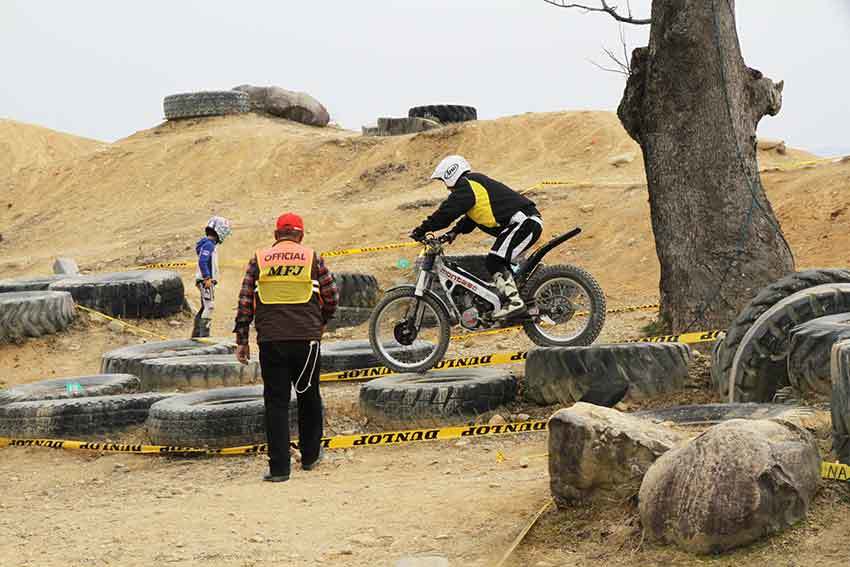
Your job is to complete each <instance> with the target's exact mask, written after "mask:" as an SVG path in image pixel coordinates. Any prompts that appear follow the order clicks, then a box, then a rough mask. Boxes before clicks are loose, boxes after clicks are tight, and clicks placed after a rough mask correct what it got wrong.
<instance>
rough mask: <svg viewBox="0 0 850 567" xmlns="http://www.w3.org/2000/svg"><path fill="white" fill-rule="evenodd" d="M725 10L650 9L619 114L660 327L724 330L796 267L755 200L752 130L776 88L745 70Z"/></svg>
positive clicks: (778, 98)
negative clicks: (643, 221) (632, 145)
mask: <svg viewBox="0 0 850 567" xmlns="http://www.w3.org/2000/svg"><path fill="white" fill-rule="evenodd" d="M734 8H735V5H734V0H653V3H652V18H651V20H652V23H651V30H650V39H649V47H643V48H638V49H635V50H634V52H633V54H632V61H631V72H632V74H631V76H630V77H629V80H628V83H627V86H626V90H625V93H624V94H623V99H622V101H621V103H620V107H619V109H618V111H617V113H618V115H619V117H620V120H621V121H622V123H623V125H624V126H625V128H626V130H627V131H628V132H629V135H631V136H632V138H634V139H635V140H636V141H637V142H638V143H639V144H640V146H641V148H642V149H643V156H644V163H645V168H646V177H647V181H648V184H649V201H650V209H651V214H652V229H653V232H654V233H655V242H656V249H657V254H658V259H659V260H660V262H661V283H660V289H661V322H662V323H663V324H664V325H665V326H667V327H669V328H670V329H671V330H676V331H682V330H685V329H688V328H690V329H692V330H697V329H716V328H723V327H725V326H726V325H727V324H728V323H729V322H730V321H731V320H732V319H733V318H734V317H735V315H736V314H737V312H738V311H739V309H740V308H741V307H742V306H743V305H744V304H745V303H746V302H747V301H748V300H750V299H751V298H752V297H753V296H754V295H755V293H756V292H757V290H758V289H759V288H761V287H762V286H764V285H767V284H768V283H770V282H772V281H774V280H776V279H778V278H780V277H782V276H783V275H785V274H787V273H788V272H791V271H793V270H794V258H793V255H792V253H791V250H790V248H789V246H788V244H787V242H786V241H785V238H784V236H783V235H782V231H781V228H780V227H779V223H778V221H777V220H776V217H775V215H774V213H773V209H772V208H771V206H770V203H769V202H768V200H767V197H766V196H765V194H764V189H763V188H762V185H761V178H760V177H759V172H758V163H757V161H756V126H757V125H758V123H759V120H761V118H762V117H763V116H764V115H766V114H770V115H775V114H776V113H778V112H779V109H780V107H781V105H782V86H783V84H782V83H781V82H780V83H778V84H777V83H774V82H773V81H771V80H770V79H768V78H765V77H762V75H761V73H759V72H758V71H756V70H754V69H750V68H748V67H747V66H746V65H745V64H744V60H743V58H742V56H741V49H740V45H739V44H738V35H737V31H736V29H735V15H734Z"/></svg>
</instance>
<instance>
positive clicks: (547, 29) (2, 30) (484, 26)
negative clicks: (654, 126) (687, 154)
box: [0, 0, 850, 155]
mask: <svg viewBox="0 0 850 567" xmlns="http://www.w3.org/2000/svg"><path fill="white" fill-rule="evenodd" d="M587 1H588V2H591V3H595V2H596V0H587ZM623 3H624V2H623ZM649 4H650V1H649V0H632V5H633V8H634V9H635V11H636V12H639V13H641V14H642V15H646V14H648V13H649ZM738 28H739V29H738V32H739V35H740V39H741V44H742V47H743V52H744V58H745V60H746V61H747V63H748V64H749V65H750V66H751V67H755V68H757V69H760V70H761V71H762V72H764V73H765V75H767V76H769V77H771V78H773V79H774V80H778V79H785V81H786V86H785V97H784V106H783V109H782V113H781V114H780V115H779V116H778V117H776V118H766V119H765V120H764V121H762V124H761V127H760V129H759V134H760V135H761V136H764V137H781V138H784V139H785V140H786V141H787V142H788V143H789V144H790V145H793V146H796V147H802V148H805V149H808V150H811V151H815V152H816V153H820V154H824V155H832V154H837V153H850V113H848V112H847V109H848V108H849V107H850V105H848V103H847V96H848V95H847V93H848V92H850V75H848V73H847V72H846V68H847V62H848V61H850V33H848V32H850V2H848V1H847V0H809V1H807V2H778V1H776V0H739V1H738ZM647 33H648V27H647V26H641V27H636V26H626V34H627V40H628V43H629V46H630V47H636V46H638V45H644V44H645V43H646V41H647V39H646V38H647ZM603 45H607V46H610V47H615V48H616V47H618V38H617V24H616V23H615V22H614V21H613V20H611V19H610V18H609V17H607V16H604V15H601V14H582V13H581V12H578V11H568V10H563V9H559V8H554V7H551V6H549V5H547V4H545V3H544V2H543V1H542V0H427V1H418V2H413V1H411V0H361V1H358V2H352V1H349V2H343V1H335V0H324V1H316V0H314V1H310V2H305V1H302V2H293V1H291V0H290V1H284V0H278V1H267V2H260V1H256V2H251V1H248V0H243V1H236V0H231V1H230V2H223V1H220V0H191V1H188V0H182V1H181V0H170V1H165V0H147V1H144V2H141V1H137V2H134V3H132V4H131V3H129V2H119V1H115V0H111V1H86V2H83V1H74V2H69V1H66V0H54V1H47V0H0V53H2V54H3V55H2V58H0V61H2V83H3V85H4V86H3V88H2V91H0V116H2V117H7V118H13V119H15V120H20V121H24V122H31V123H35V124H40V125H42V126H47V127H49V128H54V129H57V130H62V131H66V132H72V133H74V134H79V135H83V136H88V137H92V138H97V139H102V140H108V141H112V140H115V139H117V138H121V137H124V136H127V135H130V134H132V133H133V132H135V131H137V130H142V129H145V128H149V127H151V126H154V125H155V124H157V123H158V122H160V121H161V120H162V98H163V97H164V96H165V95H168V94H172V93H177V92H186V91H196V90H207V89H229V88H232V87H233V86H236V85H238V84H242V83H252V84H259V85H267V84H274V85H279V86H282V87H285V88H288V89H293V90H303V91H306V92H309V93H311V94H313V95H314V96H316V97H317V98H318V99H319V100H320V101H322V102H323V103H324V104H325V105H326V106H327V107H328V109H329V110H330V112H331V116H332V120H334V121H336V122H338V123H340V124H341V125H342V126H345V127H347V128H351V129H359V127H360V126H361V125H363V124H370V123H374V121H375V119H376V118H377V117H378V116H406V115H407V109H408V108H409V107H410V106H415V105H420V104H435V103H456V104H470V105H474V106H476V107H477V108H478V110H479V116H480V117H481V118H496V117H500V116H507V115H511V114H520V113H523V112H544V111H554V110H573V109H606V110H613V109H615V108H616V106H617V103H618V102H619V99H620V95H621V93H622V90H623V86H624V78H623V77H622V76H620V75H616V74H612V73H605V72H603V71H600V70H598V69H597V68H595V67H594V66H592V65H591V64H590V63H589V62H588V59H593V60H596V61H598V62H600V63H602V62H604V61H605V58H604V56H603V55H602V52H601V48H602V46H603Z"/></svg>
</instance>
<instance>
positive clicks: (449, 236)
mask: <svg viewBox="0 0 850 567" xmlns="http://www.w3.org/2000/svg"><path fill="white" fill-rule="evenodd" d="M443 238H444V239H445V241H446V242H447V243H448V244H451V243H452V242H454V241H455V238H457V233H456V232H454V231H453V230H450V231H448V232H447V233H445V234H444V235H443Z"/></svg>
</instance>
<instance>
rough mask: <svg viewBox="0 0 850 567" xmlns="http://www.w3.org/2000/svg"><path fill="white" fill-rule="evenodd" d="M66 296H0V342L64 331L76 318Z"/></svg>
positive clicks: (56, 293) (45, 293)
mask: <svg viewBox="0 0 850 567" xmlns="http://www.w3.org/2000/svg"><path fill="white" fill-rule="evenodd" d="M76 314H77V312H76V309H75V306H74V300H73V299H72V298H71V294H70V293H65V292H59V291H16V292H10V293H0V339H10V338H18V337H40V336H42V335H47V334H52V333H58V332H59V331H63V330H65V329H67V328H68V327H69V326H70V325H71V322H73V320H74V317H76Z"/></svg>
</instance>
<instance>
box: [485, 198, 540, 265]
mask: <svg viewBox="0 0 850 567" xmlns="http://www.w3.org/2000/svg"><path fill="white" fill-rule="evenodd" d="M542 233H543V221H542V220H541V218H540V215H539V214H532V215H528V214H526V213H524V212H518V213H516V214H515V215H514V216H513V217H511V224H509V225H508V226H507V227H506V228H505V230H503V231H502V232H501V233H500V234H499V236H497V237H496V242H495V243H493V247H492V249H491V250H490V253H489V254H487V258H485V260H484V266H485V267H486V268H487V271H488V272H490V275H495V274H496V272H507V273H511V263H512V262H513V261H514V260H516V259H517V257H518V256H519V255H520V254H522V253H523V252H525V251H526V250H528V249H529V248H531V246H532V245H533V244H534V243H535V242H537V240H538V239H539V238H540V235H541V234H542Z"/></svg>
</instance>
